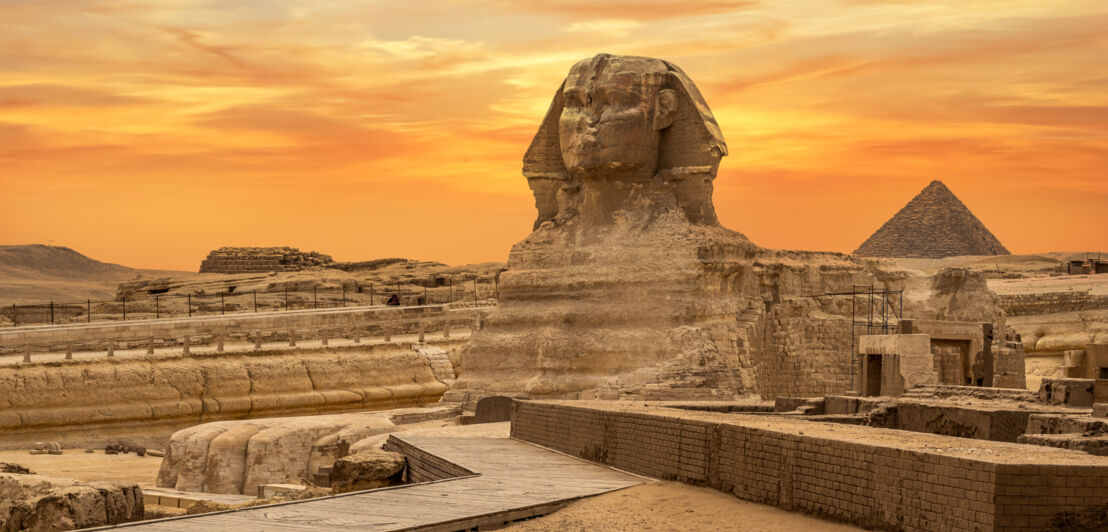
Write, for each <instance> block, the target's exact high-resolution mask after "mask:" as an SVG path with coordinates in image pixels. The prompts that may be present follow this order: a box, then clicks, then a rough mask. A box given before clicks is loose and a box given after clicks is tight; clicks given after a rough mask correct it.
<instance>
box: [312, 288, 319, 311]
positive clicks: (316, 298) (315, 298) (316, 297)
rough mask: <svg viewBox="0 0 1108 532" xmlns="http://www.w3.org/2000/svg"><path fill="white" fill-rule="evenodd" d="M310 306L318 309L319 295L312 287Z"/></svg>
mask: <svg viewBox="0 0 1108 532" xmlns="http://www.w3.org/2000/svg"><path fill="white" fill-rule="evenodd" d="M312 306H314V307H315V308H319V295H318V294H317V293H316V289H315V287H314V286H313V287H312Z"/></svg>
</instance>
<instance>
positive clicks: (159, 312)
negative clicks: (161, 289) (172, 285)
mask: <svg viewBox="0 0 1108 532" xmlns="http://www.w3.org/2000/svg"><path fill="white" fill-rule="evenodd" d="M160 317H162V309H161V304H160V302H159V300H158V295H157V294H154V319H158V318H160Z"/></svg>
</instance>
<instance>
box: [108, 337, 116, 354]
mask: <svg viewBox="0 0 1108 532" xmlns="http://www.w3.org/2000/svg"><path fill="white" fill-rule="evenodd" d="M108 356H110V357H114V356H115V340H108Z"/></svg>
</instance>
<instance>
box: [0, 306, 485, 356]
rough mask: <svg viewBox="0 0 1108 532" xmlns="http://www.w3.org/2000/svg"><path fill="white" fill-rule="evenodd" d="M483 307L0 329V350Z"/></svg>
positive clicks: (469, 314)
mask: <svg viewBox="0 0 1108 532" xmlns="http://www.w3.org/2000/svg"><path fill="white" fill-rule="evenodd" d="M488 312H489V310H488V309H487V308H477V309H465V310H448V309H447V308H446V306H445V305H429V306H421V307H358V308H338V309H320V310H315V309H313V310H292V311H288V312H261V313H257V314H234V315H227V316H205V317H197V318H168V319H158V320H140V321H131V322H122V323H104V322H99V323H88V324H71V325H40V326H28V327H14V328H9V329H3V330H0V349H4V348H8V349H10V348H18V347H21V346H28V345H30V346H64V345H65V344H67V343H77V342H96V341H110V340H116V341H118V340H121V339H128V340H130V339H142V338H157V339H166V338H169V339H180V338H184V337H189V336H216V335H221V334H222V335H230V334H242V333H252V332H255V331H262V332H268V331H274V330H281V331H285V330H294V329H305V330H319V329H334V330H341V329H351V328H356V327H360V326H366V325H370V324H373V323H388V322H393V323H417V322H419V321H431V320H435V321H442V320H444V319H447V318H450V319H451V320H459V321H463V322H471V321H474V320H476V319H479V318H480V317H481V316H484V315H485V314H487V313H488Z"/></svg>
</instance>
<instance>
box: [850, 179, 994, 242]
mask: <svg viewBox="0 0 1108 532" xmlns="http://www.w3.org/2000/svg"><path fill="white" fill-rule="evenodd" d="M854 254H855V255H860V256H863V257H925V258H935V259H938V258H942V257H953V256H960V255H1009V254H1010V253H1009V252H1008V250H1007V249H1005V248H1004V246H1003V245H1002V244H1001V243H1000V241H999V240H997V239H996V237H995V236H993V234H992V233H990V232H989V230H988V229H986V228H985V225H984V224H982V223H981V221H980V220H978V219H977V217H976V216H974V215H973V213H972V212H970V210H969V209H968V208H966V206H965V204H963V203H962V202H961V200H959V199H958V198H957V197H956V196H955V195H954V193H952V192H951V191H950V189H949V188H946V185H944V184H942V182H940V181H932V182H931V184H930V185H927V188H925V189H923V191H922V192H920V193H919V195H917V196H916V197H915V198H912V201H909V202H908V204H907V205H905V206H904V208H903V209H900V211H899V212H897V213H896V215H895V216H893V217H892V219H890V220H889V221H887V222H885V225H882V226H881V228H880V229H878V230H877V232H876V233H874V234H873V236H870V237H869V238H868V239H866V241H865V242H862V245H861V246H858V249H856V250H854Z"/></svg>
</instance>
